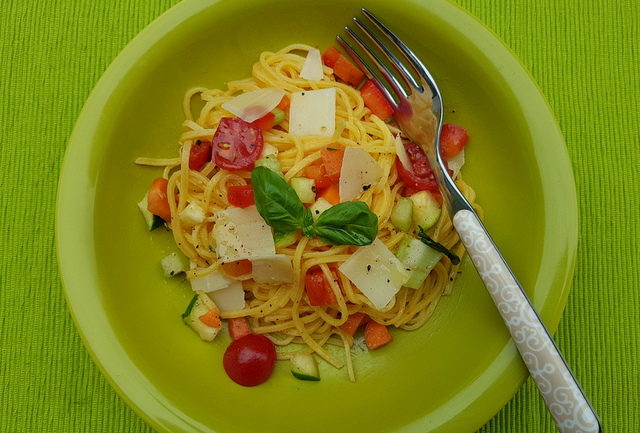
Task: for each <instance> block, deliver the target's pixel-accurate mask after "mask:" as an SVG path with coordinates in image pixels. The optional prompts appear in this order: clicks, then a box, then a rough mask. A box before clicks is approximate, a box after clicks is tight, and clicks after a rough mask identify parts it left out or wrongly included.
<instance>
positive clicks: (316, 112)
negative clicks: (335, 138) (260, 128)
mask: <svg viewBox="0 0 640 433" xmlns="http://www.w3.org/2000/svg"><path fill="white" fill-rule="evenodd" d="M335 130H336V89H335V88H330V89H319V90H305V91H304V92H297V93H292V94H291V105H290V107H289V133H291V134H293V135H297V136H303V135H323V136H325V137H330V136H332V135H333V133H334V132H335Z"/></svg>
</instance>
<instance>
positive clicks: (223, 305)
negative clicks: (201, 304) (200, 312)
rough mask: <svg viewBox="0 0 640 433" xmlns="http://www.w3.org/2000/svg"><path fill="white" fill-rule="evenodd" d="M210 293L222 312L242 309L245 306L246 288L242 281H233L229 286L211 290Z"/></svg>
mask: <svg viewBox="0 0 640 433" xmlns="http://www.w3.org/2000/svg"><path fill="white" fill-rule="evenodd" d="M208 295H209V297H210V298H211V299H212V300H213V302H215V303H216V305H217V306H218V309H219V310H220V312H221V313H226V312H228V311H238V310H242V309H243V308H244V306H245V302H244V289H243V288H242V283H241V282H240V281H233V283H231V284H230V285H229V287H226V288H224V289H221V290H216V291H215V292H210V293H208Z"/></svg>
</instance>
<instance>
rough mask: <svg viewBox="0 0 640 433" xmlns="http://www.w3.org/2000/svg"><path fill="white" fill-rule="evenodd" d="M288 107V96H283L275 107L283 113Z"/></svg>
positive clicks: (289, 101) (289, 103) (289, 102)
mask: <svg viewBox="0 0 640 433" xmlns="http://www.w3.org/2000/svg"><path fill="white" fill-rule="evenodd" d="M289 105H291V99H289V96H288V95H284V96H283V97H282V99H281V100H280V103H279V104H278V105H276V108H279V109H281V110H282V111H284V112H287V111H288V110H289Z"/></svg>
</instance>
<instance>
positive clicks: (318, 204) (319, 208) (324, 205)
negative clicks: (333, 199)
mask: <svg viewBox="0 0 640 433" xmlns="http://www.w3.org/2000/svg"><path fill="white" fill-rule="evenodd" d="M331 206H333V205H332V204H331V203H329V202H328V201H327V199H325V198H324V197H320V198H319V199H318V200H316V201H315V203H313V204H312V205H311V206H309V210H310V211H311V215H312V216H313V220H314V221H318V217H319V216H320V214H321V213H322V212H324V211H326V210H327V209H329V208H330V207H331Z"/></svg>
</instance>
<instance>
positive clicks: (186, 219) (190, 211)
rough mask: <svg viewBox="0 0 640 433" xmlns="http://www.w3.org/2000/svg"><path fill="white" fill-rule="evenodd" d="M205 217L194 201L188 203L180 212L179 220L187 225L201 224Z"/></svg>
mask: <svg viewBox="0 0 640 433" xmlns="http://www.w3.org/2000/svg"><path fill="white" fill-rule="evenodd" d="M204 218H205V213H204V210H203V209H202V208H201V207H200V206H198V205H197V204H196V203H189V204H188V205H187V207H185V208H184V209H182V211H181V212H180V221H182V223H183V224H186V225H188V226H193V225H196V224H202V222H203V221H204Z"/></svg>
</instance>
